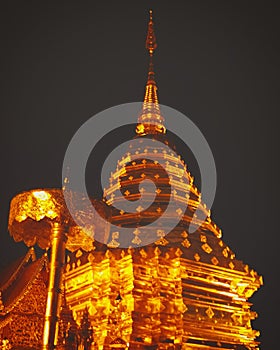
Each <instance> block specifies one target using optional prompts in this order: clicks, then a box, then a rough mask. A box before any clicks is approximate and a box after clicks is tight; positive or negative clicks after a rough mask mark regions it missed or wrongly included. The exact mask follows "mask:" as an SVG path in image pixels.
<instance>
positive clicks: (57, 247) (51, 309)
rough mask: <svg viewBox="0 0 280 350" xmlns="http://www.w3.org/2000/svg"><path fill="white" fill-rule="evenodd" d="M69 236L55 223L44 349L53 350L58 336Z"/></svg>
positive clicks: (52, 238)
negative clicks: (62, 282) (63, 275)
mask: <svg viewBox="0 0 280 350" xmlns="http://www.w3.org/2000/svg"><path fill="white" fill-rule="evenodd" d="M66 240H67V237H66V234H65V233H64V230H63V227H62V225H61V224H59V223H54V224H53V227H52V234H51V259H50V260H51V261H50V273H49V285H48V294H47V305H46V313H45V320H44V332H43V348H42V349H43V350H53V349H54V347H55V341H56V338H57V331H58V329H57V327H58V318H59V311H60V299H61V281H62V268H63V265H64V263H65V243H66Z"/></svg>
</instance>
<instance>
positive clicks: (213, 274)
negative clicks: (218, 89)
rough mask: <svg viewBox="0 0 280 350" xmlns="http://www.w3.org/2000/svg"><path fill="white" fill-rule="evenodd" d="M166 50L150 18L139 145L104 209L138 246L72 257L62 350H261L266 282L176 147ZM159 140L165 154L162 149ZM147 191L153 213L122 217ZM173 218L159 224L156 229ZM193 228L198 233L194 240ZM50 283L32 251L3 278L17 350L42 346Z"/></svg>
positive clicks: (3, 328)
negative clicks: (214, 213) (230, 236)
mask: <svg viewBox="0 0 280 350" xmlns="http://www.w3.org/2000/svg"><path fill="white" fill-rule="evenodd" d="M156 47H157V43H156V38H155V33H154V23H153V18H152V12H151V11H150V18H149V24H148V34H147V40H146V48H147V50H148V52H149V56H150V63H149V70H148V79H147V84H146V88H145V96H144V102H143V107H142V111H141V113H140V115H139V118H138V124H137V127H136V136H135V139H136V140H137V146H135V144H133V143H132V144H131V147H130V148H129V150H128V152H127V154H125V155H124V156H123V158H122V159H120V160H119V162H118V164H117V168H116V170H115V172H114V173H113V174H112V175H111V179H110V184H109V186H108V187H107V188H106V189H105V192H104V199H103V201H100V202H99V205H100V206H103V207H105V206H106V212H108V211H110V212H111V223H112V225H114V226H119V227H120V228H122V227H130V228H133V229H132V234H131V236H129V237H128V239H129V244H128V248H122V244H121V239H122V237H121V233H119V232H117V231H116V230H115V229H113V228H112V229H111V231H110V233H109V234H107V232H106V236H108V241H107V244H103V243H99V242H97V241H91V240H90V239H89V240H87V241H86V242H85V245H83V246H82V248H80V249H78V248H76V246H77V247H78V245H75V249H74V248H73V249H70V250H71V253H68V254H67V258H66V262H65V270H64V276H63V281H64V284H63V298H62V304H61V308H60V317H59V319H58V322H57V327H58V333H57V334H58V337H57V339H56V347H55V348H56V349H69V350H70V349H79V350H82V349H84V350H85V349H92V350H93V349H94V350H109V349H132V350H136V349H143V350H144V349H150V350H152V349H158V350H171V349H176V350H177V349H178V350H179V349H182V350H194V349H201V350H204V349H205V350H214V349H221V350H226V349H227V350H228V349H237V350H245V349H255V350H257V349H258V342H257V341H256V337H257V336H258V335H259V332H258V331H255V330H253V329H252V326H251V321H252V320H253V319H255V318H256V316H257V314H256V313H255V312H253V311H251V305H252V304H251V303H250V302H249V301H248V299H249V298H250V297H251V296H252V294H253V293H254V292H255V291H256V290H258V288H259V287H260V286H261V285H262V277H261V276H259V275H258V274H257V273H256V272H255V271H254V270H252V269H251V268H249V266H248V265H246V264H244V263H243V262H242V261H240V260H238V259H237V258H236V257H235V254H234V253H233V252H232V251H231V249H230V248H229V247H228V245H227V244H225V242H223V240H222V239H221V237H222V232H221V229H220V228H219V227H218V226H217V225H216V224H215V223H214V222H213V220H212V219H211V217H210V211H209V210H208V209H207V207H206V205H205V204H204V203H203V201H202V197H201V193H200V192H199V190H198V189H197V188H196V186H195V184H194V179H193V177H192V176H191V174H190V172H189V171H188V170H187V167H186V164H185V163H184V162H183V160H182V158H181V157H180V156H179V155H178V154H177V153H176V151H175V149H174V150H173V148H172V146H171V140H170V139H169V137H168V131H167V130H166V127H165V125H164V118H163V116H162V113H161V110H160V105H159V101H158V92H157V85H156V81H155V73H154V64H153V55H154V51H155V49H156ZM146 139H149V140H150V141H151V143H149V144H148V145H147V143H146V142H144V141H145V140H146ZM158 140H159V141H160V142H161V143H162V146H161V145H160V144H159V143H158V142H154V145H153V141H158ZM164 145H168V148H166V147H164ZM135 155H136V156H137V157H135ZM162 161H163V162H164V163H165V166H166V168H168V174H167V172H166V169H164V168H163V167H162V166H161V165H160V164H161V162H162ZM170 174H171V176H170ZM144 180H150V181H152V182H153V183H154V185H155V187H154V188H153V190H151V191H153V192H151V193H149V192H148V193H147V189H144V188H143V187H142V185H141V184H142V182H143V181H144ZM171 189H172V190H171ZM144 191H146V193H145V198H147V201H148V199H149V198H154V200H153V203H152V205H150V206H148V207H146V209H145V208H143V207H140V206H139V207H138V208H137V211H136V212H135V213H131V212H126V211H124V210H118V209H116V208H117V207H118V204H120V203H122V201H124V198H123V197H125V198H126V199H127V200H129V201H135V200H136V199H139V198H140V197H141V195H143V192H144ZM169 202H172V204H171V207H170V208H169V210H168V211H167V210H166V208H167V206H168V203H169ZM144 206H145V205H144ZM163 213H165V214H166V215H165V217H164V220H163V221H161V222H160V223H159V224H158V226H155V225H154V226H149V224H150V223H153V222H156V220H157V218H159V217H161V216H162V214H163ZM174 217H178V218H179V220H178V221H179V223H178V224H177V225H176V227H175V228H173V227H171V226H170V222H171V219H172V218H174ZM205 217H206V219H204V218H205ZM193 222H195V223H196V224H197V227H198V228H197V230H196V231H195V232H193V233H191V230H190V224H191V223H193ZM100 229H101V228H100ZM36 234H37V231H36ZM38 236H39V237H40V235H38ZM151 236H152V237H154V239H153V240H152V242H151V240H150V238H151ZM41 238H42V237H41ZM70 243H71V242H70ZM66 248H67V247H66ZM74 250H75V251H74ZM48 276H49V272H48V257H47V254H45V255H43V257H41V258H39V259H37V258H36V257H35V255H34V251H33V249H32V248H31V250H30V251H29V252H28V254H27V255H26V256H25V257H24V258H23V259H22V260H20V261H19V262H17V263H16V264H15V265H13V266H11V267H10V268H9V269H7V271H6V275H5V274H4V275H3V276H2V279H1V280H0V291H1V292H2V295H1V298H0V335H5V332H6V334H7V335H8V336H9V337H10V340H11V344H12V345H13V347H14V349H41V348H42V337H43V334H42V333H43V319H44V309H45V307H44V305H45V304H46V300H47V287H46V285H47V280H48ZM34 301H36V302H34ZM18 317H21V318H18ZM15 319H19V320H22V321H20V322H18V323H15V322H16V321H14V320H15ZM13 329H15V331H14V330H13ZM34 329H36V332H37V333H36V332H35V333H34ZM33 335H34V336H33ZM34 337H35V338H34Z"/></svg>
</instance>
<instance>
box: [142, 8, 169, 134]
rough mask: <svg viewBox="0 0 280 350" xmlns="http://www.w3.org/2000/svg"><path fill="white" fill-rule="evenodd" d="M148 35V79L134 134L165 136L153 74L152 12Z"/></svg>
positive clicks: (154, 44) (153, 39)
mask: <svg viewBox="0 0 280 350" xmlns="http://www.w3.org/2000/svg"><path fill="white" fill-rule="evenodd" d="M149 14H150V17H149V23H148V33H147V38H146V49H147V50H148V52H149V55H150V63H149V70H148V79H147V83H146V88H145V96H144V102H143V108H142V113H141V115H140V116H139V118H138V125H137V127H136V133H137V134H138V135H147V134H159V133H160V134H165V133H166V128H165V126H164V118H163V116H162V115H161V112H160V107H159V102H158V93H157V85H156V81H155V72H154V64H153V54H154V51H155V49H156V48H157V42H156V36H155V32H154V22H153V11H152V10H150V11H149Z"/></svg>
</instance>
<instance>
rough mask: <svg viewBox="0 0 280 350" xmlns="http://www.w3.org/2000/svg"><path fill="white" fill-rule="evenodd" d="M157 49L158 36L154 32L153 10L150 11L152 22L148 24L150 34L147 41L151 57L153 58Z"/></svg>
mask: <svg viewBox="0 0 280 350" xmlns="http://www.w3.org/2000/svg"><path fill="white" fill-rule="evenodd" d="M156 48H157V42H156V36H155V32H154V22H153V10H150V20H149V24H148V33H147V39H146V49H147V50H148V51H149V54H150V56H153V54H154V51H155V49H156Z"/></svg>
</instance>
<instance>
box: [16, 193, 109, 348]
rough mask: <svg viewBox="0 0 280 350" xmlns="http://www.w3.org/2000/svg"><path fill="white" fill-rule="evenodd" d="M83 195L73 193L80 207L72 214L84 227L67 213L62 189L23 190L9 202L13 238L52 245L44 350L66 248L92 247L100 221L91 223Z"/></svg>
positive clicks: (51, 338)
mask: <svg viewBox="0 0 280 350" xmlns="http://www.w3.org/2000/svg"><path fill="white" fill-rule="evenodd" d="M84 198H85V196H83V195H80V194H75V201H76V203H77V200H79V208H81V209H80V210H79V211H77V212H76V213H75V214H77V217H79V218H80V219H81V218H82V219H83V221H84V222H85V225H83V229H81V228H80V227H79V226H78V225H77V224H76V222H75V221H74V219H73V218H72V216H71V215H70V213H69V211H68V208H67V206H66V204H65V200H64V196H63V191H62V190H61V189H36V190H30V191H26V192H23V193H20V194H18V195H16V196H15V197H14V198H13V199H12V201H11V204H10V214H9V232H10V234H11V235H12V236H13V238H14V240H15V241H16V242H19V241H24V243H25V244H26V245H27V246H28V247H30V246H33V245H35V244H36V243H37V244H38V246H39V247H40V248H42V249H48V248H49V247H51V259H50V274H49V285H48V295H47V305H46V313H45V320H44V334H43V350H51V349H53V348H54V346H55V340H56V334H57V321H58V318H59V307H60V294H61V293H60V290H61V278H62V267H63V265H64V262H65V248H66V249H69V250H70V251H75V250H77V249H79V248H82V249H84V250H86V251H89V250H91V249H92V248H93V240H94V232H95V230H96V227H95V226H96V222H99V221H98V220H95V225H93V220H92V219H93V218H89V217H88V215H87V210H86V208H83V199H84ZM86 222H88V225H86ZM103 229H104V234H108V233H107V231H108V230H109V226H108V225H107V227H103Z"/></svg>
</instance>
